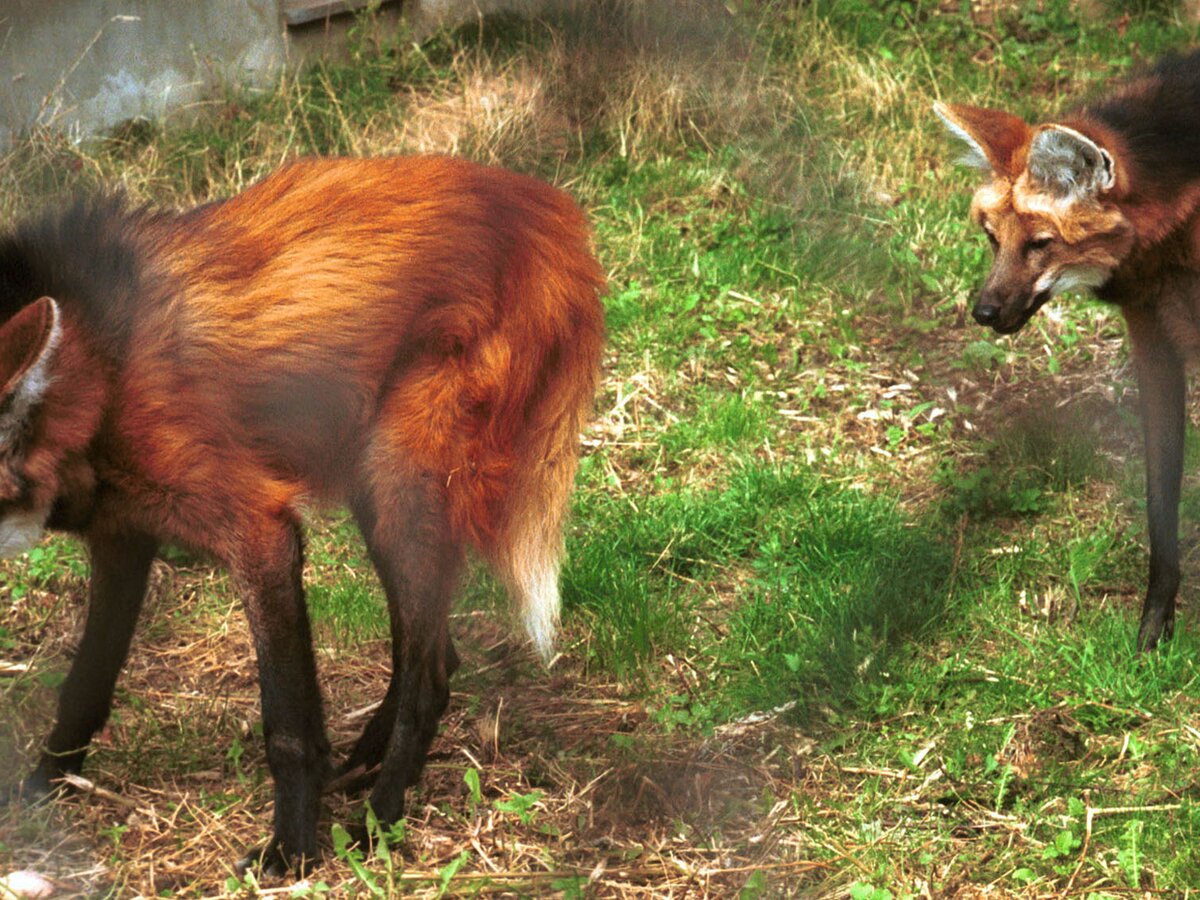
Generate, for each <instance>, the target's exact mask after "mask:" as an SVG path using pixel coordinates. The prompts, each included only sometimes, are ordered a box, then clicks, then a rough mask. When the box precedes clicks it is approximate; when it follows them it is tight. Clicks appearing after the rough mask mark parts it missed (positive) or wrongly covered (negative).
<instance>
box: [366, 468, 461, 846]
mask: <svg viewBox="0 0 1200 900" xmlns="http://www.w3.org/2000/svg"><path fill="white" fill-rule="evenodd" d="M379 493H380V492H378V491H376V492H375V497H371V498H368V497H364V496H360V497H358V498H357V499H356V501H355V503H354V504H353V509H354V512H355V516H356V518H357V521H358V523H359V527H360V529H361V530H362V532H363V535H364V537H365V540H366V543H367V547H368V550H369V551H370V554H371V559H372V561H373V562H374V564H375V568H376V570H377V572H378V573H379V577H380V580H381V581H382V582H383V586H384V591H385V593H386V594H387V599H388V612H389V614H390V616H391V624H392V677H391V683H390V684H389V686H388V692H387V695H386V697H385V698H384V701H383V703H382V704H381V706H380V708H379V709H378V710H377V711H376V713H375V715H374V716H373V717H372V719H371V721H370V722H368V723H367V727H366V728H365V729H364V731H363V735H362V737H361V738H360V739H359V741H358V742H357V744H356V745H355V747H354V749H353V751H351V754H350V756H349V758H348V759H347V762H346V765H345V767H344V768H345V769H346V770H347V771H350V770H352V769H354V768H356V767H363V768H364V769H368V770H369V769H373V768H374V767H375V766H376V765H378V766H379V767H380V768H379V772H378V775H377V776H376V777H375V779H374V784H375V787H374V790H373V791H372V793H371V804H372V808H373V809H374V811H375V814H376V816H377V817H378V818H379V820H380V821H381V822H382V823H384V824H388V823H391V822H394V821H396V820H398V819H400V818H401V817H402V816H403V815H404V795H405V791H406V790H407V789H408V788H409V787H411V786H412V785H414V784H416V783H417V781H418V780H419V778H420V776H421V771H422V769H423V768H424V765H425V758H426V756H427V754H428V752H429V746H430V744H431V743H432V742H433V738H434V737H435V736H436V734H437V726H438V721H439V720H440V719H441V716H442V714H443V713H444V712H445V710H446V707H447V705H448V704H449V702H450V675H451V674H452V673H453V672H454V670H455V669H457V667H458V664H459V659H458V654H457V653H456V652H455V650H454V646H453V644H452V643H451V641H450V635H449V630H448V626H449V622H448V617H449V608H450V601H451V599H452V596H453V591H454V587H455V585H456V583H457V578H458V572H459V568H460V565H461V554H460V553H459V551H458V548H457V547H456V546H455V545H454V543H453V542H452V541H451V540H450V537H449V533H448V527H447V525H446V521H445V516H444V513H443V510H442V505H441V501H440V494H439V492H438V490H437V486H436V485H435V484H434V483H433V481H432V480H431V479H425V478H419V477H418V478H414V479H412V481H411V482H410V483H407V484H405V485H403V486H402V487H399V488H396V487H394V486H393V488H392V489H391V491H390V493H389V494H387V495H386V496H384V497H382V498H380V496H379Z"/></svg>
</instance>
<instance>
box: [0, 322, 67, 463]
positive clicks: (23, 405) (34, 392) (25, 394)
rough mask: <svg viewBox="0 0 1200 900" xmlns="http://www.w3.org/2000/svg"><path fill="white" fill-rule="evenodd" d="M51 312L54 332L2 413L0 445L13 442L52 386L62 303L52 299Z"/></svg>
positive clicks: (60, 329) (51, 331)
mask: <svg viewBox="0 0 1200 900" xmlns="http://www.w3.org/2000/svg"><path fill="white" fill-rule="evenodd" d="M50 315H51V317H52V318H51V320H50V336H49V337H48V338H47V339H46V343H45V346H43V347H42V352H41V354H40V355H39V356H38V358H37V359H36V360H34V362H33V365H31V366H30V367H29V368H28V369H26V370H25V374H24V375H22V376H21V379H20V381H18V382H17V384H16V386H15V387H14V388H13V391H12V399H11V400H10V401H9V404H8V409H6V410H5V411H4V414H3V415H0V445H3V444H8V443H11V442H12V440H13V439H14V438H15V437H16V435H17V434H18V433H19V432H20V430H21V429H22V428H23V427H24V425H25V422H26V420H27V419H28V418H29V414H30V413H31V412H32V411H33V409H34V407H36V406H37V405H38V404H39V403H40V402H41V401H42V398H43V397H44V396H46V390H47V389H48V388H49V387H50V382H51V380H52V377H51V375H50V362H51V360H52V359H53V358H54V351H55V350H57V349H58V345H59V342H60V341H61V340H62V317H61V316H60V315H59V312H58V304H57V303H55V302H54V301H53V300H51V301H50Z"/></svg>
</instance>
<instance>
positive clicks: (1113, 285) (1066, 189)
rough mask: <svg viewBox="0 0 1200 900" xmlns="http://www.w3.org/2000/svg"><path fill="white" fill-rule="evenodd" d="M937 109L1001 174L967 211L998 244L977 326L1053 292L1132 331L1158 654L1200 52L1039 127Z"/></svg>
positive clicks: (1194, 245) (1178, 465) (1192, 293)
mask: <svg viewBox="0 0 1200 900" xmlns="http://www.w3.org/2000/svg"><path fill="white" fill-rule="evenodd" d="M936 111H937V113H938V114H939V115H940V116H941V117H942V119H943V120H944V121H945V122H946V124H947V125H948V126H949V127H950V130H951V131H952V132H953V133H954V134H956V135H957V136H958V137H959V138H961V139H962V140H964V141H965V142H966V144H967V147H968V150H969V157H968V161H969V162H970V163H972V164H974V165H976V166H978V167H979V168H982V169H984V170H986V171H988V172H990V173H991V181H990V182H989V183H988V184H986V185H984V186H983V187H981V188H980V189H979V190H978V191H977V192H976V194H975V198H974V202H973V203H972V208H971V212H972V216H973V217H974V219H975V221H977V222H978V223H979V225H980V226H981V227H982V228H983V230H984V231H985V232H986V233H987V236H988V239H989V240H990V241H991V244H992V247H993V249H994V250H995V261H994V262H993V264H992V270H991V273H990V274H989V275H988V277H987V280H986V281H985V283H984V285H983V289H982V291H981V292H980V294H979V299H978V300H977V302H976V303H975V308H974V310H973V314H974V316H975V319H976V321H978V322H979V323H980V324H982V325H989V326H991V327H992V328H993V329H994V330H995V331H997V332H999V333H1000V334H1012V333H1013V332H1016V331H1018V330H1019V329H1020V328H1021V327H1022V326H1023V325H1024V324H1025V323H1026V322H1027V321H1028V320H1029V318H1030V317H1031V316H1032V315H1033V314H1034V313H1035V312H1037V310H1038V309H1039V308H1040V307H1041V306H1042V304H1044V303H1045V302H1046V301H1047V300H1048V299H1049V298H1050V297H1051V296H1053V295H1054V294H1056V293H1058V292H1060V291H1066V290H1072V289H1078V288H1090V289H1092V290H1094V291H1095V293H1096V295H1097V296H1098V297H1100V298H1101V299H1103V300H1107V301H1110V302H1112V303H1115V304H1116V305H1117V306H1118V307H1119V308H1120V310H1121V313H1122V315H1123V316H1124V318H1125V322H1126V324H1127V326H1128V328H1129V337H1130V340H1131V343H1132V347H1133V359H1134V364H1135V370H1136V372H1137V379H1138V387H1139V393H1140V395H1141V404H1142V421H1143V428H1144V431H1145V442H1146V493H1147V500H1148V502H1147V514H1148V519H1149V528H1150V577H1149V587H1148V589H1147V592H1146V599H1145V603H1144V605H1143V607H1142V621H1141V627H1140V629H1139V631H1138V646H1139V648H1141V649H1150V648H1152V647H1154V646H1155V645H1156V644H1157V643H1158V641H1159V640H1161V639H1165V638H1169V637H1170V636H1171V633H1172V631H1173V629H1174V626H1175V595H1176V593H1177V591H1178V589H1179V536H1178V531H1179V491H1180V481H1181V478H1182V473H1183V438H1184V399H1185V378H1184V363H1185V361H1186V359H1187V358H1188V357H1189V356H1192V355H1194V354H1195V352H1196V351H1197V350H1200V52H1193V53H1191V54H1190V55H1186V56H1172V57H1168V58H1166V59H1164V60H1162V61H1161V62H1160V63H1159V64H1158V65H1157V66H1155V67H1154V68H1153V69H1152V70H1150V71H1149V72H1148V73H1147V74H1146V75H1144V76H1143V77H1140V78H1138V79H1136V80H1133V81H1130V82H1128V83H1126V84H1125V85H1123V86H1121V87H1119V88H1117V89H1116V90H1115V91H1114V92H1112V93H1111V94H1109V95H1108V96H1107V97H1106V98H1105V99H1102V100H1100V101H1098V102H1095V103H1092V104H1090V105H1088V106H1086V107H1084V108H1083V109H1081V110H1079V111H1078V112H1075V113H1072V114H1070V115H1068V116H1066V117H1063V118H1061V119H1057V120H1055V121H1053V122H1049V123H1046V124H1042V125H1036V126H1032V127H1031V126H1029V125H1027V124H1026V123H1025V122H1024V121H1022V120H1021V119H1019V118H1017V117H1016V116H1013V115H1010V114H1008V113H1005V112H999V111H996V110H990V109H979V108H977V107H972V106H950V105H942V104H938V105H937V107H936Z"/></svg>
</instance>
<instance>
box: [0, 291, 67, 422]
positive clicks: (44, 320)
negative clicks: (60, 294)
mask: <svg viewBox="0 0 1200 900" xmlns="http://www.w3.org/2000/svg"><path fill="white" fill-rule="evenodd" d="M61 335H62V325H61V323H60V315H59V311H58V304H57V303H55V302H54V301H53V300H52V299H50V298H49V297H42V298H41V299H40V300H35V301H34V302H33V303H30V304H29V305H28V306H26V307H25V308H24V309H22V310H21V311H20V312H18V313H17V314H16V315H15V316H13V317H12V318H11V319H9V320H8V321H7V322H5V323H4V326H3V327H2V328H0V436H4V435H7V433H8V432H10V431H11V430H12V429H13V428H14V427H15V426H18V425H20V424H21V423H23V422H24V420H25V418H26V417H27V416H28V415H29V411H30V410H31V409H33V407H34V406H36V405H37V403H38V402H39V401H41V399H42V397H43V396H44V395H45V393H46V388H47V387H48V386H49V384H50V374H49V370H50V359H51V358H52V357H53V355H54V350H55V348H56V347H57V346H58V342H59V339H60V337H61Z"/></svg>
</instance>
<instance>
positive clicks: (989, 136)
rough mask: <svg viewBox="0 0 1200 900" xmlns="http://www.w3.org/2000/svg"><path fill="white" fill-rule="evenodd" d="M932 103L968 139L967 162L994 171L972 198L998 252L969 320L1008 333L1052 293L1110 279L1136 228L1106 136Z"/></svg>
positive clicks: (1116, 159)
mask: <svg viewBox="0 0 1200 900" xmlns="http://www.w3.org/2000/svg"><path fill="white" fill-rule="evenodd" d="M934 110H935V111H936V112H937V114H938V115H939V116H941V118H942V120H943V121H944V122H945V123H946V125H947V126H948V127H949V128H950V130H951V131H952V132H953V133H954V134H955V136H957V137H959V138H961V139H962V140H964V141H965V142H966V144H967V148H968V153H967V156H966V158H965V159H964V162H966V163H967V164H969V165H972V166H975V167H977V168H981V169H983V170H985V171H988V172H990V173H991V176H992V180H991V182H990V183H988V184H986V185H984V186H983V187H981V188H980V189H979V190H978V191H976V193H975V198H974V200H973V201H972V203H971V217H972V218H973V219H975V221H976V222H978V223H979V224H980V225H981V226H982V227H983V230H984V231H985V232H987V236H988V240H989V241H991V244H992V249H993V250H994V251H995V254H996V257H995V261H994V262H993V263H992V271H991V272H990V273H989V274H988V277H987V280H986V281H985V282H984V285H983V289H982V290H981V291H980V294H979V299H978V300H977V301H976V303H975V308H974V310H973V311H972V314H973V315H974V316H975V321H977V322H979V324H981V325H989V326H991V327H992V328H993V329H994V330H995V331H997V332H999V333H1000V334H1012V333H1013V332H1015V331H1019V330H1020V329H1021V327H1022V326H1023V325H1024V324H1025V323H1026V322H1028V321H1029V318H1030V316H1032V315H1033V314H1034V313H1035V312H1037V311H1038V309H1040V308H1041V306H1042V304H1043V303H1045V302H1046V301H1047V300H1049V299H1050V298H1051V297H1052V296H1054V295H1055V294H1057V293H1060V292H1062V291H1068V290H1075V289H1080V288H1095V287H1100V286H1101V285H1103V284H1104V283H1105V282H1107V281H1108V279H1109V277H1110V276H1111V275H1112V272H1113V270H1114V269H1115V268H1116V267H1117V266H1118V265H1119V264H1120V263H1121V261H1122V260H1123V259H1124V258H1125V257H1126V256H1127V255H1128V253H1129V251H1130V249H1131V248H1132V246H1133V228H1132V226H1131V224H1130V223H1129V221H1128V220H1127V219H1126V218H1125V216H1124V215H1123V214H1122V212H1121V209H1120V207H1119V206H1118V205H1117V203H1116V198H1117V197H1118V195H1119V194H1120V193H1121V192H1122V187H1123V184H1122V182H1123V181H1124V179H1125V178H1126V177H1127V176H1126V175H1125V173H1123V172H1122V170H1121V162H1120V157H1119V156H1118V155H1117V154H1116V153H1115V152H1110V150H1109V149H1105V147H1104V146H1103V145H1102V144H1103V139H1102V138H1093V137H1089V136H1088V135H1086V134H1084V133H1083V132H1082V131H1081V130H1079V129H1077V128H1075V127H1068V126H1067V125H1059V124H1046V125H1038V126H1035V127H1030V126H1029V125H1026V124H1025V122H1024V121H1022V120H1021V119H1019V118H1017V117H1016V116H1013V115H1010V114H1009V113H1006V112H1000V111H998V110H990V109H980V108H978V107H974V106H950V105H946V104H942V103H938V104H936V105H935V106H934ZM1081 127H1086V126H1081Z"/></svg>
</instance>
